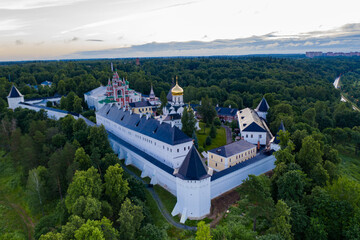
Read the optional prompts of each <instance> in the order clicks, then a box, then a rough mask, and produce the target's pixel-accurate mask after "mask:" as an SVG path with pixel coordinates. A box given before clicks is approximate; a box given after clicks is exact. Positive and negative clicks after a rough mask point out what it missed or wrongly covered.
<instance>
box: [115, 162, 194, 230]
mask: <svg viewBox="0 0 360 240" xmlns="http://www.w3.org/2000/svg"><path fill="white" fill-rule="evenodd" d="M122 168H123V169H124V170H125V171H126V172H127V173H129V174H130V175H131V176H133V177H135V178H136V179H137V180H139V181H141V182H142V183H143V184H144V185H145V186H148V184H147V183H146V182H145V181H144V180H143V179H142V178H140V177H139V176H138V175H136V174H135V173H133V172H132V171H130V170H129V169H128V168H127V167H126V166H125V165H124V164H122ZM146 189H147V190H148V191H149V192H150V194H151V196H152V197H153V198H154V200H155V202H156V204H157V206H158V208H159V210H160V212H161V214H162V215H163V216H164V218H165V219H166V220H167V221H168V222H169V223H170V224H171V225H173V226H175V227H177V228H180V229H184V230H192V231H196V227H191V226H187V225H184V224H181V223H178V222H175V221H174V219H173V218H172V216H171V215H170V214H169V213H168V211H167V210H166V208H165V207H164V205H163V203H162V201H161V200H160V198H159V195H158V194H157V193H156V192H155V190H154V189H153V188H152V187H146Z"/></svg>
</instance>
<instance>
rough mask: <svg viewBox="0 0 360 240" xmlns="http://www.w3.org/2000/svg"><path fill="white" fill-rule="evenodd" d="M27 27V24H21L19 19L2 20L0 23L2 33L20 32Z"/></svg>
mask: <svg viewBox="0 0 360 240" xmlns="http://www.w3.org/2000/svg"><path fill="white" fill-rule="evenodd" d="M25 26H26V24H24V23H23V22H21V21H20V20H19V19H7V20H2V21H0V32H1V31H14V30H19V29H21V28H23V27H25Z"/></svg>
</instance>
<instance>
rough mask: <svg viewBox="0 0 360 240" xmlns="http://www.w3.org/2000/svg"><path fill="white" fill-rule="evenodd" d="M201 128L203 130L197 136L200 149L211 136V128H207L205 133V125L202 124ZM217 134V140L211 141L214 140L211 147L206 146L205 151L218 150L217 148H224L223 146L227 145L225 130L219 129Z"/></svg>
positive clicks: (200, 124)
mask: <svg viewBox="0 0 360 240" xmlns="http://www.w3.org/2000/svg"><path fill="white" fill-rule="evenodd" d="M199 126H200V128H201V130H199V131H197V132H196V136H197V138H198V141H199V147H203V144H204V142H205V139H206V137H207V136H209V134H210V127H208V128H206V129H205V133H204V127H205V123H202V122H200V123H199ZM216 133H217V134H216V138H212V139H211V140H212V141H211V145H209V146H206V147H205V148H204V150H205V151H208V150H210V149H213V148H217V147H220V146H223V145H225V144H226V132H225V129H224V128H222V127H220V128H217V129H216Z"/></svg>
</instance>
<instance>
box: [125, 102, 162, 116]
mask: <svg viewBox="0 0 360 240" xmlns="http://www.w3.org/2000/svg"><path fill="white" fill-rule="evenodd" d="M129 106H130V109H131V110H132V111H133V113H136V114H141V113H142V114H153V113H154V111H155V110H156V106H154V105H152V104H151V103H150V102H149V101H143V102H133V103H129Z"/></svg>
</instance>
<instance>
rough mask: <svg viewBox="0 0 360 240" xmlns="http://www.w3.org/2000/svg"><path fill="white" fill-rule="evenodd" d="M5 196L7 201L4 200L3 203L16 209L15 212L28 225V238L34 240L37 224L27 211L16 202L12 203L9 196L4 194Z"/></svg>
mask: <svg viewBox="0 0 360 240" xmlns="http://www.w3.org/2000/svg"><path fill="white" fill-rule="evenodd" d="M4 198H5V200H6V202H3V203H4V204H6V205H8V206H9V207H11V208H12V209H14V210H15V212H16V213H17V215H19V217H21V219H22V221H23V223H24V224H25V226H26V230H27V235H28V239H29V240H32V239H33V237H32V233H33V231H34V227H35V224H34V222H33V221H32V219H31V217H30V216H29V215H28V214H27V213H26V211H25V210H24V209H23V208H22V207H21V206H20V205H18V204H16V203H11V202H10V201H9V199H8V197H7V196H5V195H4Z"/></svg>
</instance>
